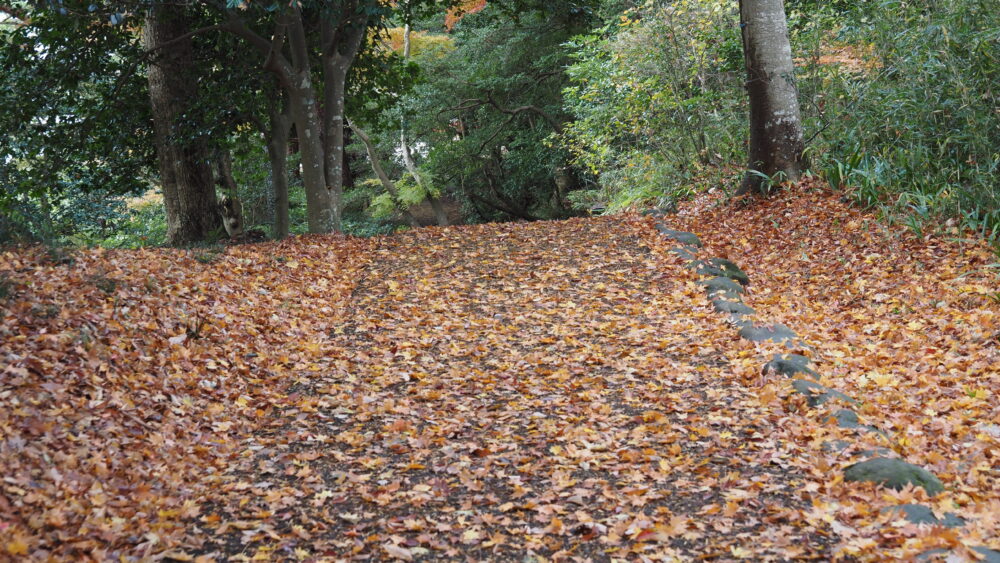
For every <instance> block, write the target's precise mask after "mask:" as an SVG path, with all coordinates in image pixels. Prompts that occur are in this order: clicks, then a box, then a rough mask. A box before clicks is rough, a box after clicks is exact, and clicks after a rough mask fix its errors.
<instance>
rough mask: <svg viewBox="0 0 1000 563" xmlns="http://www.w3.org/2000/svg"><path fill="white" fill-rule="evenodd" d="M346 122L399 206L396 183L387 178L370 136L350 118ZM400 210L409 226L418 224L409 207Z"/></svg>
mask: <svg viewBox="0 0 1000 563" xmlns="http://www.w3.org/2000/svg"><path fill="white" fill-rule="evenodd" d="M347 124H348V126H350V128H351V130H352V131H354V134H355V135H357V136H358V138H359V139H361V142H362V143H364V145H365V151H367V152H368V160H369V161H371V163H372V170H373V171H374V172H375V175H376V176H378V180H379V182H382V187H383V188H385V191H387V192H389V195H391V196H392V199H393V200H395V202H396V205H397V206H398V207H401V206H400V204H399V190H398V189H397V188H396V184H395V183H393V181H392V180H391V179H389V175H388V174H386V173H385V169H384V168H382V161H381V160H380V159H379V157H378V155H377V154H376V153H375V146H374V145H372V141H371V138H370V137H369V136H368V134H367V133H365V131H364V130H363V129H361V128H360V127H358V126H357V125H355V124H354V123H353V122H351V121H350V120H348V121H347ZM402 211H403V214H404V215H405V216H406V220H407V221H408V222H409V223H410V226H411V227H415V228H416V227H419V226H420V221H417V218H416V217H414V216H413V213H410V210H409V209H403V210H402Z"/></svg>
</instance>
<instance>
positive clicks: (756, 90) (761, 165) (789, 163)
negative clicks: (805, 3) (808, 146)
mask: <svg viewBox="0 0 1000 563" xmlns="http://www.w3.org/2000/svg"><path fill="white" fill-rule="evenodd" d="M740 27H741V29H742V35H743V56H744V59H745V62H746V69H747V84H746V88H747V93H748V94H749V97H750V163H749V169H748V170H747V173H746V175H745V176H744V177H743V183H742V185H741V186H740V189H739V190H738V191H737V194H745V193H749V192H763V191H765V190H766V189H767V188H769V187H770V183H769V182H766V181H764V178H762V177H761V176H760V174H764V175H766V176H769V177H771V176H774V175H775V174H776V173H778V172H781V173H784V175H785V178H786V179H787V180H789V181H793V182H794V181H796V180H798V178H799V175H800V174H801V171H802V168H803V161H802V150H803V141H802V122H801V119H800V117H799V100H798V90H797V89H796V87H795V67H794V63H793V61H792V48H791V45H790V44H789V41H788V24H787V23H786V20H785V8H784V2H783V1H782V0H740Z"/></svg>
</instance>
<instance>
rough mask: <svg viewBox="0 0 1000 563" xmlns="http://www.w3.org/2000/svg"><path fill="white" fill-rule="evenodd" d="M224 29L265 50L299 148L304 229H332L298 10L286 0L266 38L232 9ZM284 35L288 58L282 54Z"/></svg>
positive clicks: (317, 117) (267, 65) (319, 122)
mask: <svg viewBox="0 0 1000 563" xmlns="http://www.w3.org/2000/svg"><path fill="white" fill-rule="evenodd" d="M227 18H228V23H227V24H226V26H225V29H226V30H227V31H229V32H231V33H233V34H234V35H237V36H239V37H241V38H243V39H244V40H246V41H247V43H249V44H250V45H251V46H253V47H254V48H256V49H257V50H258V51H259V52H261V53H262V54H263V55H264V56H265V60H264V68H265V69H266V70H268V71H270V72H271V73H273V74H274V76H275V77H276V78H277V79H278V83H279V84H281V86H282V88H283V89H284V90H285V93H286V94H288V100H289V105H290V107H291V115H292V120H293V122H294V123H295V134H296V139H297V141H298V147H299V152H300V154H301V155H302V184H303V187H304V188H305V192H306V220H307V222H308V225H309V232H310V233H328V232H330V231H331V230H333V229H334V227H335V226H336V223H335V221H334V209H333V205H332V201H331V197H330V193H329V191H330V190H329V189H328V187H327V177H326V169H325V160H326V159H325V157H324V146H323V138H322V132H323V127H322V119H321V118H320V113H319V103H318V101H317V99H316V89H315V88H314V86H313V83H312V73H311V71H310V64H309V45H308V43H307V41H306V31H305V25H304V23H303V21H302V11H301V10H300V8H299V6H298V4H297V3H292V4H291V7H289V8H286V9H285V11H283V12H282V13H281V14H280V15H279V16H278V23H277V25H276V29H275V32H274V35H273V36H272V39H271V40H270V41H268V40H267V39H264V38H263V37H261V36H260V35H257V33H255V32H254V31H253V30H251V29H250V28H249V27H247V25H246V24H245V23H244V22H243V20H241V19H240V17H239V16H238V15H237V14H236V12H234V11H232V10H230V11H228V12H227ZM286 35H287V39H288V46H289V51H290V53H291V60H289V59H288V58H287V57H285V55H284V47H285V39H286Z"/></svg>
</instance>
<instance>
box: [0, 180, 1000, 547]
mask: <svg viewBox="0 0 1000 563" xmlns="http://www.w3.org/2000/svg"><path fill="white" fill-rule="evenodd" d="M665 221H666V222H667V223H668V224H670V226H671V227H673V228H679V229H684V230H688V231H692V232H695V233H696V234H698V235H699V236H701V238H702V240H703V241H704V242H705V243H706V246H707V248H706V249H705V250H704V252H706V253H707V255H710V256H720V257H728V258H730V259H732V260H734V261H735V262H737V263H738V264H739V265H740V266H741V267H743V269H744V270H745V271H746V272H747V273H749V274H750V277H751V281H752V285H751V286H750V289H751V291H750V293H749V295H748V296H747V298H746V302H747V304H749V305H751V306H752V307H754V308H755V309H757V311H758V316H759V317H760V318H761V319H763V320H767V321H772V322H781V323H783V324H786V325H787V326H789V327H791V328H793V329H794V330H795V331H796V332H797V333H798V334H799V335H800V336H801V337H802V338H803V339H804V340H806V342H807V343H808V344H809V345H810V349H809V350H808V351H806V350H803V351H804V352H807V353H808V354H809V355H810V356H811V357H813V358H814V359H816V360H817V362H818V369H819V371H820V372H821V373H822V374H823V382H824V383H825V384H827V385H829V386H831V387H834V388H837V389H840V390H842V391H844V392H847V393H849V394H851V395H853V396H855V397H858V398H861V399H862V400H864V401H865V403H864V406H863V407H860V408H859V409H858V410H859V413H860V414H861V415H862V416H863V418H864V422H865V423H867V424H872V425H875V426H878V427H880V428H882V429H883V430H885V431H886V432H887V433H888V435H889V436H890V438H889V439H888V440H885V439H882V438H879V437H878V435H876V434H872V433H862V434H863V435H861V434H859V435H852V436H853V438H852V439H854V440H859V441H862V442H863V441H866V440H867V441H870V442H871V444H872V445H878V446H882V447H890V448H892V449H893V450H894V451H895V452H896V453H898V454H899V455H900V456H902V457H905V458H906V459H907V460H909V461H911V462H914V463H918V464H920V465H923V466H924V467H926V468H928V469H930V470H932V471H934V472H935V473H936V474H937V475H938V476H939V477H941V479H942V481H943V482H944V484H945V486H946V487H947V491H946V492H945V493H943V494H941V495H939V496H938V497H935V498H934V499H932V500H929V501H928V500H927V499H926V498H925V497H924V493H923V491H922V490H914V489H912V488H911V489H906V490H903V491H900V492H893V491H886V490H882V489H877V488H875V487H873V486H871V485H863V484H855V483H845V482H843V481H842V472H841V468H842V467H843V466H844V465H846V464H847V463H849V461H850V452H840V453H825V452H824V451H823V449H822V447H821V446H822V443H823V442H824V441H827V440H830V439H836V438H838V437H844V436H845V435H846V434H847V433H848V432H855V431H847V430H844V429H838V428H836V425H831V424H827V423H824V421H823V416H822V411H819V410H817V409H808V408H807V407H806V406H805V404H804V402H803V401H802V400H801V397H797V396H791V395H790V394H789V391H788V389H787V386H786V385H785V383H786V382H784V381H780V380H776V379H773V378H770V377H762V376H761V371H760V368H761V365H762V364H763V363H764V362H765V361H766V360H767V359H769V358H770V355H771V354H772V353H773V352H775V351H779V349H778V348H777V347H776V346H771V345H761V344H751V343H749V342H745V341H741V340H739V339H738V338H737V337H736V331H735V330H734V329H733V328H732V327H731V326H729V325H728V324H727V323H726V322H725V320H724V319H723V318H722V317H720V316H719V315H718V314H717V313H714V312H713V311H712V310H711V308H710V307H709V304H708V301H707V300H706V298H705V296H704V291H703V289H702V288H701V287H700V286H699V285H697V283H696V281H697V278H696V276H695V275H694V274H693V273H692V272H691V271H690V270H687V269H685V268H684V267H683V262H682V261H681V260H680V259H678V258H677V257H675V256H674V255H673V254H671V253H670V252H668V249H669V247H671V246H673V244H672V243H671V242H670V241H668V240H665V239H662V238H660V237H659V236H658V234H657V233H656V231H654V230H653V229H652V220H651V219H649V218H645V217H638V216H619V217H605V218H594V219H574V220H569V221H562V222H550V223H533V224H493V225H481V226H469V227H455V228H449V229H439V228H428V229H421V230H415V231H410V232H407V233H403V234H399V235H395V236H392V237H383V238H379V239H369V240H359V239H349V238H345V237H302V238H296V239H294V240H290V241H285V242H282V243H267V244H261V245H248V246H238V247H230V248H227V249H225V251H224V252H216V253H213V252H208V251H197V250H196V251H180V250H144V251H98V250H90V251H79V252H77V253H75V254H74V255H73V257H72V261H69V260H60V259H59V258H58V257H53V256H51V255H49V254H47V253H46V252H44V251H42V250H40V249H19V250H9V251H5V252H3V253H2V254H0V275H3V276H5V277H6V278H7V279H8V280H9V283H8V286H9V292H10V293H11V295H10V296H9V297H7V298H6V301H5V302H4V304H3V309H2V315H3V316H2V322H0V337H2V339H3V340H2V342H3V348H2V354H0V362H2V363H0V467H2V469H3V471H2V475H0V478H2V481H0V558H2V557H10V558H25V559H35V560H45V559H76V560H86V559H94V560H108V559H122V558H124V559H125V560H130V559H131V560H134V559H140V558H149V559H167V558H171V559H172V560H181V561H185V560H199V561H208V560H241V559H244V560H296V559H298V560H310V559H321V560H325V559H331V558H333V559H341V558H342V559H348V558H357V559H398V560H439V559H471V560H496V559H500V560H514V559H516V560H525V557H526V556H532V557H533V558H534V560H536V561H544V560H549V559H555V560H588V559H589V560H608V559H613V558H620V559H627V560H634V559H642V558H645V559H650V560H659V559H665V560H673V559H691V558H695V557H703V558H717V559H723V560H727V559H737V558H750V559H791V558H816V559H829V558H831V557H834V556H837V555H842V556H845V555H846V556H856V557H858V558H861V559H893V558H907V557H912V556H914V555H916V554H917V553H920V552H922V551H924V550H926V549H929V548H932V547H948V548H955V547H958V548H959V549H961V546H962V545H963V544H967V545H992V546H993V547H997V545H996V543H997V535H998V526H1000V524H998V517H1000V473H998V470H997V466H998V464H1000V461H998V452H1000V437H998V436H997V434H995V433H993V431H992V430H991V428H993V427H991V426H990V424H996V421H997V420H998V419H1000V410H998V402H997V398H998V393H1000V375H998V372H997V366H998V365H1000V352H998V348H1000V342H998V339H1000V305H998V304H997V303H996V302H995V301H994V300H991V298H990V294H991V292H995V291H997V288H996V280H995V278H994V277H990V276H991V275H993V274H991V271H990V269H989V268H988V267H987V266H988V265H989V264H991V263H995V262H996V258H995V256H993V255H991V254H990V252H989V251H988V249H987V248H986V247H985V246H983V245H982V244H980V243H976V242H972V241H953V240H949V239H948V238H947V237H938V238H928V239H917V238H915V237H914V236H912V235H910V234H908V233H905V232H902V231H900V230H898V229H894V228H887V227H885V226H883V225H882V224H881V223H878V222H877V221H875V220H874V219H873V218H871V217H869V216H866V215H864V214H862V213H860V212H859V211H857V210H855V209H851V208H849V207H848V206H846V205H844V204H842V203H840V202H839V200H838V199H837V198H836V197H835V196H832V195H827V194H824V193H821V192H813V191H808V190H805V189H802V190H798V191H796V192H795V193H794V194H783V195H779V196H778V197H775V198H773V199H771V200H768V201H765V202H758V203H755V204H754V205H751V206H749V207H746V208H734V207H733V206H731V205H724V204H722V203H721V202H720V200H718V199H717V198H714V197H711V196H708V197H705V198H703V199H701V200H698V201H695V202H693V203H692V204H689V205H687V206H685V207H684V208H683V209H682V212H681V213H680V214H679V215H676V216H670V217H667V218H666V220H665ZM956 238H957V237H956ZM780 351H784V350H780ZM913 499H919V500H921V501H922V502H924V503H926V504H929V505H931V506H933V507H934V508H935V510H937V511H939V512H945V511H952V512H956V513H957V514H959V515H960V516H962V517H964V518H966V519H967V521H968V523H967V524H966V526H965V527H963V528H958V529H946V528H939V527H930V526H926V525H924V526H916V525H914V524H908V523H906V522H904V521H902V520H896V519H895V518H893V517H892V516H891V515H888V514H883V513H882V512H880V511H881V509H882V508H884V507H886V506H892V505H895V504H900V503H906V502H911V501H913ZM528 560H530V558H529V559H528Z"/></svg>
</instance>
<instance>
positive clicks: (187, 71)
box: [143, 3, 221, 245]
mask: <svg viewBox="0 0 1000 563" xmlns="http://www.w3.org/2000/svg"><path fill="white" fill-rule="evenodd" d="M188 23H189V22H188V19H187V17H186V14H185V8H184V7H183V6H175V5H170V4H160V3H156V4H154V5H153V6H152V7H151V8H150V9H149V12H148V13H147V16H146V25H145V28H144V30H143V44H144V46H145V47H146V49H147V50H150V51H154V56H153V58H152V60H151V61H150V64H149V70H148V81H149V98H150V108H151V110H152V115H153V128H154V138H155V143H156V149H157V159H158V163H159V167H160V179H161V182H162V189H163V201H164V207H165V208H166V213H167V243H168V244H171V245H184V244H190V243H193V242H199V241H203V240H206V239H207V238H209V236H211V234H212V233H213V232H214V231H216V230H217V229H218V227H219V225H220V222H221V221H220V217H219V214H218V208H217V204H216V199H215V185H214V183H213V181H212V169H211V166H210V164H209V163H210V161H211V159H210V154H209V151H208V148H207V145H206V142H205V140H204V139H203V138H195V139H190V138H187V137H189V136H190V135H191V134H192V133H190V132H189V131H183V130H181V127H180V124H179V123H178V121H179V118H180V117H181V116H183V115H184V114H185V113H186V112H187V111H188V110H189V109H190V108H191V106H192V105H193V102H194V101H195V99H196V97H197V93H198V92H197V81H196V80H193V79H192V76H191V75H192V72H193V60H194V48H193V43H192V40H191V38H190V37H188V38H185V39H181V40H176V39H177V38H178V37H181V36H183V35H184V34H186V33H188V31H190V26H189V25H188ZM167 42H170V44H169V45H164V44H166V43H167ZM161 45H163V46H164V47H163V48H160V46H161Z"/></svg>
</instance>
